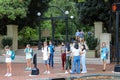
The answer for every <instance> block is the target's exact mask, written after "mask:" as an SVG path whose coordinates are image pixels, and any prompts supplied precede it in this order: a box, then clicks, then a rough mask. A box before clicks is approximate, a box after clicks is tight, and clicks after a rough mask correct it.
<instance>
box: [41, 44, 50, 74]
mask: <svg viewBox="0 0 120 80" xmlns="http://www.w3.org/2000/svg"><path fill="white" fill-rule="evenodd" d="M43 45H44V46H43V48H42V53H43V60H44V64H45V67H46V71H45V72H44V74H50V69H49V57H50V48H49V47H48V45H47V42H44V44H43Z"/></svg>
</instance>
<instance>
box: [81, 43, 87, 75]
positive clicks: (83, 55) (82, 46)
mask: <svg viewBox="0 0 120 80" xmlns="http://www.w3.org/2000/svg"><path fill="white" fill-rule="evenodd" d="M80 48H81V51H80V54H81V64H82V72H81V73H87V69H86V48H85V45H81V47H80Z"/></svg>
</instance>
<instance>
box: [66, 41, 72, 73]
mask: <svg viewBox="0 0 120 80" xmlns="http://www.w3.org/2000/svg"><path fill="white" fill-rule="evenodd" d="M70 49H71V47H70V44H69V43H67V46H66V71H65V74H68V72H71V50H70Z"/></svg>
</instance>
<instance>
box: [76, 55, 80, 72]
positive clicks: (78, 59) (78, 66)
mask: <svg viewBox="0 0 120 80" xmlns="http://www.w3.org/2000/svg"><path fill="white" fill-rule="evenodd" d="M76 72H77V73H78V74H79V73H80V56H77V69H76Z"/></svg>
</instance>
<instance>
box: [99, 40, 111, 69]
mask: <svg viewBox="0 0 120 80" xmlns="http://www.w3.org/2000/svg"><path fill="white" fill-rule="evenodd" d="M100 52H101V59H102V62H103V71H105V70H106V60H107V57H108V52H109V50H108V47H107V46H106V43H105V42H102V44H101V50H100Z"/></svg>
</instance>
